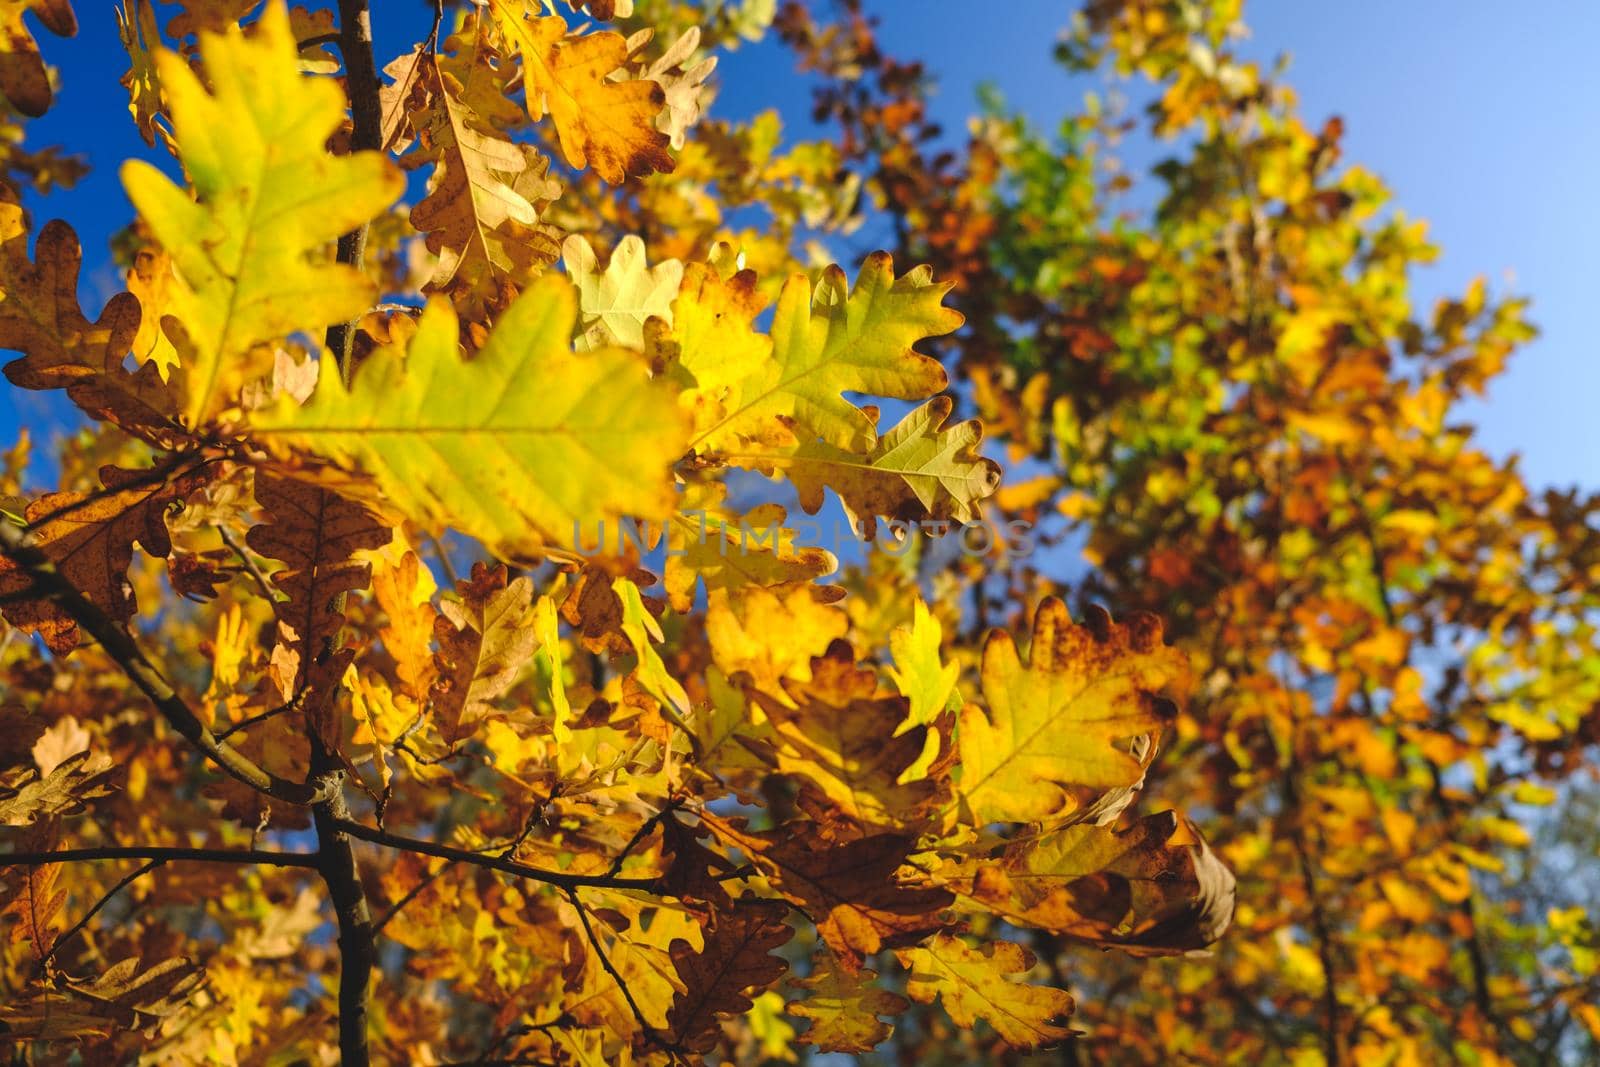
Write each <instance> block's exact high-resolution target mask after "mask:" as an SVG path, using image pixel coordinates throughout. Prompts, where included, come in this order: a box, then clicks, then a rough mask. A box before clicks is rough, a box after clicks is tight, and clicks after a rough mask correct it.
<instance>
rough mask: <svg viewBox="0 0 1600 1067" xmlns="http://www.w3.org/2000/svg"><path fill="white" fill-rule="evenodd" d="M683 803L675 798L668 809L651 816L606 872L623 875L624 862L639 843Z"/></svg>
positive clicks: (634, 833)
mask: <svg viewBox="0 0 1600 1067" xmlns="http://www.w3.org/2000/svg"><path fill="white" fill-rule="evenodd" d="M682 803H683V801H682V800H681V799H676V798H675V799H673V800H669V801H668V802H667V806H666V807H664V808H662V809H661V810H660V811H658V812H656V813H655V814H654V815H652V816H650V818H648V819H646V820H645V821H644V822H643V823H642V824H640V826H639V829H637V830H635V831H634V832H633V836H632V837H630V838H628V843H627V844H625V845H623V846H622V851H621V852H618V853H617V855H616V857H615V858H614V859H612V861H611V866H610V867H609V868H608V869H607V870H606V873H607V874H621V873H622V864H623V862H624V861H626V860H627V858H628V857H629V856H630V855H632V854H633V850H634V849H636V848H638V847H639V843H640V842H641V841H643V840H644V839H645V838H647V837H649V836H650V834H651V832H652V831H653V830H655V828H656V827H657V826H660V825H661V820H662V819H664V818H666V817H667V816H668V815H669V814H671V813H672V812H674V811H676V810H677V809H678V807H679V806H680V805H681V804H682Z"/></svg>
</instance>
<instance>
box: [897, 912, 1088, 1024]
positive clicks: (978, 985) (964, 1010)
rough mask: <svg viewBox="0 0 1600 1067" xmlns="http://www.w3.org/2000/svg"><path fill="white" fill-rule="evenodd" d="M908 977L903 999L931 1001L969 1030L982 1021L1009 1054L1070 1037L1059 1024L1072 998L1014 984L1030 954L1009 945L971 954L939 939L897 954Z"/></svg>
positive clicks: (960, 944)
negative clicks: (1000, 1039)
mask: <svg viewBox="0 0 1600 1067" xmlns="http://www.w3.org/2000/svg"><path fill="white" fill-rule="evenodd" d="M899 956H900V964H901V966H903V967H905V968H906V970H908V971H910V972H911V973H910V975H909V977H908V978H907V979H906V993H907V994H908V995H910V997H911V999H912V1000H915V1001H917V1002H918V1003H921V1004H932V1003H933V1000H934V998H935V997H938V998H939V999H940V1000H942V1001H943V1002H944V1010H945V1011H946V1012H948V1013H949V1015H950V1018H951V1019H952V1020H953V1021H954V1022H955V1024H956V1025H957V1026H959V1027H962V1028H963V1029H968V1030H970V1029H971V1028H972V1027H973V1025H974V1024H975V1023H976V1022H977V1021H978V1020H979V1019H982V1020H984V1021H985V1022H987V1023H988V1024H989V1025H990V1026H992V1027H994V1031H995V1033H997V1034H999V1035H1000V1037H1001V1038H1002V1039H1003V1040H1004V1041H1005V1042H1006V1044H1008V1045H1010V1046H1011V1047H1012V1048H1018V1049H1029V1048H1038V1047H1040V1046H1041V1045H1053V1044H1055V1043H1057V1042H1059V1041H1065V1040H1066V1039H1067V1038H1069V1037H1071V1036H1072V1033H1073V1032H1072V1030H1071V1029H1069V1028H1068V1027H1066V1026H1064V1025H1062V1022H1061V1020H1063V1019H1065V1017H1066V1016H1068V1015H1070V1014H1071V1013H1072V996H1071V995H1070V994H1069V993H1067V992H1066V991H1065V990H1062V989H1053V988H1051V987H1050V986H1043V985H1030V984H1027V983H1025V982H1018V981H1015V978H1016V977H1017V976H1018V975H1022V974H1026V973H1027V972H1028V971H1030V970H1032V969H1033V965H1034V957H1033V953H1031V952H1029V951H1028V950H1027V949H1025V948H1023V947H1022V946H1021V945H1018V944H1016V943H1015V942H1011V941H993V942H990V943H989V944H986V945H984V946H983V947H982V948H974V947H972V946H971V945H969V944H967V942H966V941H965V940H963V939H962V938H959V937H950V936H947V935H945V934H940V935H939V936H938V937H936V938H934V939H933V940H932V941H930V942H929V943H928V944H927V945H926V946H925V947H922V948H914V949H909V950H907V951H905V952H901V953H900V954H899Z"/></svg>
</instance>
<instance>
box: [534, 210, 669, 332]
mask: <svg viewBox="0 0 1600 1067" xmlns="http://www.w3.org/2000/svg"><path fill="white" fill-rule="evenodd" d="M561 260H562V263H563V264H564V265H565V266H566V268H567V277H569V278H571V279H572V283H573V284H574V285H576V286H577V287H578V313H579V321H578V328H579V330H580V331H581V332H580V333H579V335H578V337H577V339H576V341H575V342H574V343H575V345H576V346H577V347H578V348H579V349H580V350H582V349H590V348H599V347H602V346H604V345H623V346H625V347H627V348H634V349H639V350H640V351H643V349H644V326H645V322H646V321H648V320H649V319H651V318H658V319H660V320H661V321H662V322H664V323H665V324H666V325H668V326H671V325H672V301H673V299H674V298H675V297H676V296H677V295H678V284H679V282H681V281H682V280H683V264H682V263H680V262H678V261H677V260H675V259H667V260H662V261H661V262H660V263H657V264H656V265H655V266H654V267H651V266H649V265H647V264H646V262H645V249H644V241H643V240H641V239H640V238H639V237H637V236H635V235H633V234H629V235H628V236H626V237H624V238H623V239H622V240H621V241H619V242H618V243H617V247H616V248H614V249H613V250H612V252H611V259H610V260H609V261H608V262H607V263H606V266H605V270H601V269H600V267H599V263H600V261H599V259H598V258H597V257H596V256H595V254H594V249H593V248H590V247H589V242H588V241H586V240H584V239H583V238H582V237H581V236H579V235H578V234H573V235H572V236H571V237H568V238H567V240H566V242H565V243H564V244H563V245H562V246H561Z"/></svg>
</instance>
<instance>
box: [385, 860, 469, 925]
mask: <svg viewBox="0 0 1600 1067" xmlns="http://www.w3.org/2000/svg"><path fill="white" fill-rule="evenodd" d="M451 866H453V864H451V863H450V862H449V861H446V862H444V863H441V864H440V865H439V867H438V869H436V870H432V871H429V872H428V873H427V874H425V875H423V876H422V879H421V880H420V881H418V882H417V884H416V885H414V886H412V887H411V888H410V889H408V890H406V891H405V894H404V895H402V896H401V897H400V899H399V900H397V901H395V902H394V903H393V904H391V905H389V910H388V911H386V912H384V913H383V915H382V917H380V918H379V919H378V920H377V921H376V922H374V923H373V924H372V933H373V936H374V937H376V936H377V935H378V934H380V933H382V932H383V928H384V927H385V926H388V925H389V923H390V921H391V920H393V919H394V917H395V916H396V915H399V914H400V912H401V911H402V910H404V908H405V906H406V905H407V904H410V903H411V902H412V901H413V900H416V899H417V898H418V897H419V896H421V895H422V891H423V890H424V889H427V888H428V887H429V886H430V885H432V884H433V883H434V882H437V881H438V880H439V877H440V876H441V875H443V874H444V872H445V871H448V870H449V869H450V868H451Z"/></svg>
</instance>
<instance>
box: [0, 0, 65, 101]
mask: <svg viewBox="0 0 1600 1067" xmlns="http://www.w3.org/2000/svg"><path fill="white" fill-rule="evenodd" d="M30 11H31V12H33V14H34V15H36V16H38V19H39V21H40V23H42V24H43V25H44V27H45V29H47V30H49V31H50V32H51V33H53V34H55V35H56V36H57V37H74V36H76V35H77V33H78V20H77V18H76V17H75V16H74V15H73V14H72V5H71V4H70V3H68V0H6V3H4V4H3V5H0V93H3V94H4V95H5V98H6V100H7V102H9V103H10V104H11V106H12V107H14V108H16V109H17V110H18V111H20V112H22V114H24V115H27V116H28V117H29V118H38V117H39V116H40V115H43V114H44V113H45V112H46V111H48V110H49V109H50V98H51V92H50V74H49V72H48V71H46V70H45V67H44V59H43V57H42V56H40V55H39V45H38V42H36V41H35V40H34V39H33V33H32V32H31V31H30V30H29V29H28V24H27V23H26V22H24V21H23V18H22V16H23V15H24V14H25V13H27V12H30Z"/></svg>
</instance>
